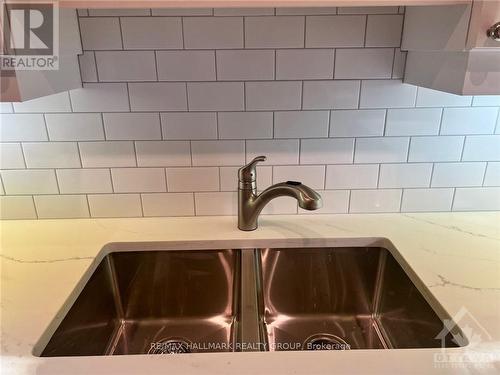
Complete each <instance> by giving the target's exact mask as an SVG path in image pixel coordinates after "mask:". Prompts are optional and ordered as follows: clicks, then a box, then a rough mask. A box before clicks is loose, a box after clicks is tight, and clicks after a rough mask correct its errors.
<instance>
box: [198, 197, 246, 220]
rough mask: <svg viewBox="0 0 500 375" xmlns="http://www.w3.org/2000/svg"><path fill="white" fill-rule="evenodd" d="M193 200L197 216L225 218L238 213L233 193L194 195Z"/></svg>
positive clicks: (236, 198)
mask: <svg viewBox="0 0 500 375" xmlns="http://www.w3.org/2000/svg"><path fill="white" fill-rule="evenodd" d="M194 198H195V207H196V215H198V216H214V215H217V216H227V215H236V214H237V212H238V196H237V195H236V193H235V192H216V193H215V192H214V193H194Z"/></svg>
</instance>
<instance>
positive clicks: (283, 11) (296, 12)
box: [276, 7, 337, 16]
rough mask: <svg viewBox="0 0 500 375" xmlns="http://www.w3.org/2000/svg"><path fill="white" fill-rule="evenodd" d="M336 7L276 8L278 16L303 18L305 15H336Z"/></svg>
mask: <svg viewBox="0 0 500 375" xmlns="http://www.w3.org/2000/svg"><path fill="white" fill-rule="evenodd" d="M336 13H337V8H335V7H300V8H296V7H293V8H276V15H277V16H303V15H308V16H312V15H320V14H336Z"/></svg>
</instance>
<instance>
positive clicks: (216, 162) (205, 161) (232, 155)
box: [191, 141, 245, 167]
mask: <svg viewBox="0 0 500 375" xmlns="http://www.w3.org/2000/svg"><path fill="white" fill-rule="evenodd" d="M191 152H192V155H193V165H194V166H201V167H204V166H210V167H212V166H225V165H243V164H245V141H192V142H191Z"/></svg>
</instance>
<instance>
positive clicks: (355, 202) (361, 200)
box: [349, 189, 402, 213]
mask: <svg viewBox="0 0 500 375" xmlns="http://www.w3.org/2000/svg"><path fill="white" fill-rule="evenodd" d="M401 194H402V191H401V189H378V190H351V202H350V207H349V212H351V213H362V212H368V213H376V212H398V211H399V206H400V202H401Z"/></svg>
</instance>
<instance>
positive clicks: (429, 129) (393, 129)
mask: <svg viewBox="0 0 500 375" xmlns="http://www.w3.org/2000/svg"><path fill="white" fill-rule="evenodd" d="M442 111H443V110H442V109H441V108H401V109H399V108H398V109H388V110H387V122H386V125H385V135H399V136H404V135H437V134H438V133H439V125H440V122H441V113H442Z"/></svg>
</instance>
